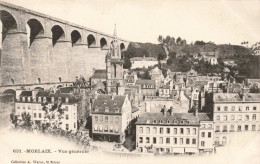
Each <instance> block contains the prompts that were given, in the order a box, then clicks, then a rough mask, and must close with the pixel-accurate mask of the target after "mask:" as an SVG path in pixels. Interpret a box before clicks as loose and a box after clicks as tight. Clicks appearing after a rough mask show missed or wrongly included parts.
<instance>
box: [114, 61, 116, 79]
mask: <svg viewBox="0 0 260 164" xmlns="http://www.w3.org/2000/svg"><path fill="white" fill-rule="evenodd" d="M114 77H115V78H116V65H115V64H114Z"/></svg>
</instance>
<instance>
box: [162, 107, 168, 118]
mask: <svg viewBox="0 0 260 164" xmlns="http://www.w3.org/2000/svg"><path fill="white" fill-rule="evenodd" d="M162 112H163V116H164V117H165V116H166V115H167V110H166V107H165V105H164V106H163V108H162Z"/></svg>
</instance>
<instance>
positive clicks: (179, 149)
mask: <svg viewBox="0 0 260 164" xmlns="http://www.w3.org/2000/svg"><path fill="white" fill-rule="evenodd" d="M172 152H173V153H182V154H183V153H184V148H172Z"/></svg>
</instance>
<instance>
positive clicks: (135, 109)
mask: <svg viewBox="0 0 260 164" xmlns="http://www.w3.org/2000/svg"><path fill="white" fill-rule="evenodd" d="M137 111H139V108H138V107H136V106H134V105H133V106H132V113H134V112H137Z"/></svg>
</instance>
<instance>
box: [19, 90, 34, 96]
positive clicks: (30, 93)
mask: <svg viewBox="0 0 260 164" xmlns="http://www.w3.org/2000/svg"><path fill="white" fill-rule="evenodd" d="M31 96H32V91H22V93H21V94H20V97H31Z"/></svg>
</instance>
